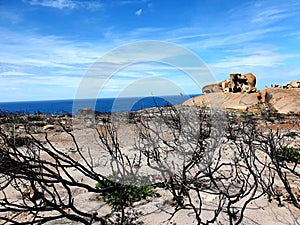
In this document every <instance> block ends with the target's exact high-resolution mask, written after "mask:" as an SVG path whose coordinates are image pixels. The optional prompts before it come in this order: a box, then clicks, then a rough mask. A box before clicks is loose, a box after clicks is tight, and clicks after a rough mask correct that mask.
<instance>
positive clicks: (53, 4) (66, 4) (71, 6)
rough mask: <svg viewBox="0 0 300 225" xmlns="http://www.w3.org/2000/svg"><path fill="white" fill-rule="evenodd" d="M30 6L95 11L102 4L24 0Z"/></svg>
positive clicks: (55, 0) (59, 0)
mask: <svg viewBox="0 0 300 225" xmlns="http://www.w3.org/2000/svg"><path fill="white" fill-rule="evenodd" d="M24 1H25V2H28V3H29V4H30V5H39V6H44V7H50V8H56V9H60V10H62V9H75V8H86V9H89V10H95V9H99V8H101V7H102V4H101V3H99V2H98V1H86V2H83V1H78V0H24Z"/></svg>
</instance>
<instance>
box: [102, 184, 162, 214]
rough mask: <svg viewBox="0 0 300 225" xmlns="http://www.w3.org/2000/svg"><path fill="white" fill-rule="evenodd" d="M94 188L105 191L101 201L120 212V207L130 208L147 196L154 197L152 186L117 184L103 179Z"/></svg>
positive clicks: (154, 192)
mask: <svg viewBox="0 0 300 225" xmlns="http://www.w3.org/2000/svg"><path fill="white" fill-rule="evenodd" d="M96 188H99V189H106V188H107V190H106V191H105V192H103V194H102V196H103V201H105V202H106V203H108V204H110V205H112V206H113V208H114V209H116V210H120V209H121V208H122V207H126V206H130V205H132V203H134V202H137V201H140V200H142V199H146V197H148V196H150V197H151V196H152V197H154V196H156V195H157V194H156V191H155V190H154V187H153V186H152V185H144V184H141V185H129V184H119V183H116V182H114V181H111V180H109V179H103V180H102V181H101V182H99V183H97V184H96Z"/></svg>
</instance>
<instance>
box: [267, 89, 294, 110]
mask: <svg viewBox="0 0 300 225" xmlns="http://www.w3.org/2000/svg"><path fill="white" fill-rule="evenodd" d="M264 91H265V92H266V102H267V103H268V105H269V107H270V108H271V109H273V110H276V111H277V112H279V113H290V112H294V113H300V88H293V89H282V88H266V89H265V90H264Z"/></svg>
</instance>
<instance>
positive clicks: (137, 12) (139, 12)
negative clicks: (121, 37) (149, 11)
mask: <svg viewBox="0 0 300 225" xmlns="http://www.w3.org/2000/svg"><path fill="white" fill-rule="evenodd" d="M142 13H143V10H142V9H139V10H137V11H136V12H135V15H137V16H140V15H142Z"/></svg>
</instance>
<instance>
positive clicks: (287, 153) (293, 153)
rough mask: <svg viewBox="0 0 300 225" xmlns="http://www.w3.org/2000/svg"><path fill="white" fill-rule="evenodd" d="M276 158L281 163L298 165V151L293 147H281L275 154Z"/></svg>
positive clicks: (299, 155) (299, 154) (299, 160)
mask: <svg viewBox="0 0 300 225" xmlns="http://www.w3.org/2000/svg"><path fill="white" fill-rule="evenodd" d="M277 156H278V158H279V159H280V161H282V162H292V163H297V164H298V163H300V153H299V149H296V148H293V147H288V146H283V147H282V149H280V150H279V151H278V152H277Z"/></svg>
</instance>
